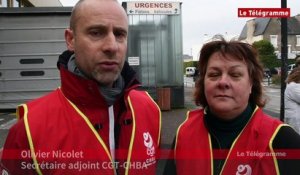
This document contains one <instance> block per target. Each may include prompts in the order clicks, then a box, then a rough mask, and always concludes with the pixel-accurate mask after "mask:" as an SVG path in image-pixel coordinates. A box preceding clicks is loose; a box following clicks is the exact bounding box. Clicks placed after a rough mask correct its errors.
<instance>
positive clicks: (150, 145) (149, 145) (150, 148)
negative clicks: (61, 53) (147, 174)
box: [143, 132, 156, 166]
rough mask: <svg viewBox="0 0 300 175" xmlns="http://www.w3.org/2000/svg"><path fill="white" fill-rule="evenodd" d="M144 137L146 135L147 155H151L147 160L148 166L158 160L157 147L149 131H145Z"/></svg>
mask: <svg viewBox="0 0 300 175" xmlns="http://www.w3.org/2000/svg"><path fill="white" fill-rule="evenodd" d="M143 137H144V145H145V146H146V148H147V155H148V156H149V157H150V158H149V159H147V160H146V164H147V166H149V165H152V164H154V163H155V162H156V161H155V148H154V144H153V139H152V137H151V135H150V133H149V132H144V133H143Z"/></svg>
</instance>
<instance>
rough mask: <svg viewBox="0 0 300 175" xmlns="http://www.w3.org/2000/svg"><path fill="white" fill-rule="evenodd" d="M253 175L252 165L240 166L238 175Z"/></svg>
mask: <svg viewBox="0 0 300 175" xmlns="http://www.w3.org/2000/svg"><path fill="white" fill-rule="evenodd" d="M251 174H252V168H251V167H250V165H239V166H238V167H237V172H236V175H251Z"/></svg>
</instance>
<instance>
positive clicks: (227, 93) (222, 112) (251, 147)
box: [165, 40, 300, 175]
mask: <svg viewBox="0 0 300 175" xmlns="http://www.w3.org/2000/svg"><path fill="white" fill-rule="evenodd" d="M200 53H201V54H200V58H199V71H200V75H199V79H198V81H197V82H196V91H195V101H196V104H197V105H198V106H202V109H196V110H193V111H190V112H188V114H187V119H186V120H185V121H184V122H183V123H182V124H181V125H180V126H179V128H178V130H177V134H176V140H175V145H174V155H173V156H174V159H175V162H172V161H169V162H168V163H167V166H166V168H165V174H179V175H182V174H201V175H202V174H204V175H206V174H225V175H227V174H237V175H238V174H264V175H266V174H279V173H281V174H291V172H300V171H299V159H300V158H298V160H297V159H293V160H289V157H288V156H290V155H289V154H288V153H287V151H291V150H292V151H298V149H299V148H300V136H299V135H298V134H297V133H296V132H295V131H294V130H293V129H292V128H291V127H289V126H288V125H286V124H283V123H282V122H280V121H279V120H277V119H274V118H271V117H269V116H267V115H266V114H264V112H263V111H262V108H263V107H264V105H265V102H266V101H265V99H264V96H263V87H262V79H263V68H262V66H261V65H260V63H259V61H258V58H257V57H258V56H257V52H256V51H255V50H254V48H253V47H251V45H249V44H246V43H241V42H236V41H230V42H226V41H224V40H222V41H212V42H210V43H207V44H205V45H204V46H203V48H202V49H201V52H200ZM282 149H284V150H283V152H278V150H282ZM296 164H298V166H296Z"/></svg>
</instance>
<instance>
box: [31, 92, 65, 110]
mask: <svg viewBox="0 0 300 175" xmlns="http://www.w3.org/2000/svg"><path fill="white" fill-rule="evenodd" d="M56 98H59V90H58V89H56V90H53V91H51V92H49V93H47V94H45V95H43V96H41V97H38V98H36V99H33V100H31V101H29V102H27V103H26V104H27V105H29V106H32V105H33V106H35V105H45V103H49V104H50V105H51V104H55V103H54V102H53V101H52V100H55V99H56Z"/></svg>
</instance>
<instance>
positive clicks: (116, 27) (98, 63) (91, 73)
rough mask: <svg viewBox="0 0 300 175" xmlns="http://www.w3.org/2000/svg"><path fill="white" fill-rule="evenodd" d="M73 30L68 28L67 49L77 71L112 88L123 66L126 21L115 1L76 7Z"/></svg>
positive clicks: (125, 45) (121, 9)
mask: <svg viewBox="0 0 300 175" xmlns="http://www.w3.org/2000/svg"><path fill="white" fill-rule="evenodd" d="M77 13H78V14H77V19H76V24H75V28H74V30H71V29H67V30H66V32H65V38H66V41H67V45H68V49H69V50H71V51H74V52H75V61H76V64H77V66H78V68H79V69H80V70H81V71H82V72H83V73H84V74H85V75H86V76H87V77H88V78H91V79H94V80H96V81H97V82H98V83H99V84H100V85H104V86H110V87H111V86H112V84H113V82H114V81H115V80H116V79H117V78H118V76H119V75H120V73H121V70H122V68H123V65H124V61H125V56H126V51H127V33H128V21H127V16H126V13H125V11H124V10H123V8H122V7H121V6H120V5H119V4H118V2H115V1H98V0H87V1H84V2H83V4H81V6H80V7H79V9H78V11H77Z"/></svg>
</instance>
